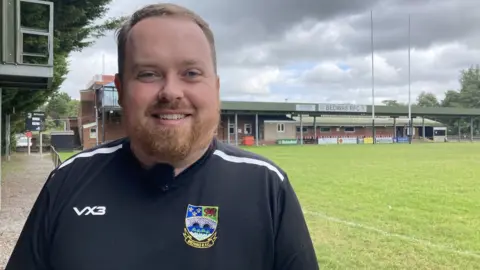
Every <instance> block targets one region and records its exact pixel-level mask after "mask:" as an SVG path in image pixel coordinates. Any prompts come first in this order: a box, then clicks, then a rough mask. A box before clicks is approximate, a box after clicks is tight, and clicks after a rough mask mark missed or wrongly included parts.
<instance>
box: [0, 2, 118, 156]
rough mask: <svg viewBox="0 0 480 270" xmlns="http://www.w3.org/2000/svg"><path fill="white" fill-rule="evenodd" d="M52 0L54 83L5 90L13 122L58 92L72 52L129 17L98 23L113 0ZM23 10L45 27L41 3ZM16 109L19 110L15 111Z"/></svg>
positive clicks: (32, 42)
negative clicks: (33, 88) (46, 86)
mask: <svg viewBox="0 0 480 270" xmlns="http://www.w3.org/2000/svg"><path fill="white" fill-rule="evenodd" d="M50 1H51V2H54V20H53V21H54V44H53V50H54V60H53V61H54V79H53V84H52V87H51V88H50V89H47V90H44V91H28V90H19V89H8V91H3V94H2V98H3V99H2V112H3V113H4V114H12V116H11V121H12V123H14V122H15V121H23V118H24V115H25V113H26V112H29V111H33V110H35V109H37V108H39V107H41V106H42V105H44V104H45V103H46V101H47V100H48V99H49V98H50V97H52V96H53V95H55V94H56V93H57V92H58V89H59V87H60V85H61V84H62V83H63V81H64V80H65V76H66V75H67V74H68V61H67V57H68V55H69V54H70V53H71V52H73V51H81V50H82V49H84V48H86V47H89V46H91V45H93V44H94V41H95V40H97V39H98V38H99V37H102V36H104V35H105V34H106V33H107V32H108V31H110V30H113V29H116V28H117V27H118V26H119V25H120V23H121V22H123V21H124V20H125V18H124V17H121V18H112V19H108V20H106V21H105V22H104V23H102V24H95V23H94V22H95V21H98V20H99V19H101V18H103V17H104V16H105V14H106V13H107V11H108V7H107V6H108V4H110V2H111V0H91V1H64V0H50ZM21 12H22V14H21V16H22V21H25V22H29V26H32V27H36V28H44V27H43V26H44V25H43V22H44V21H45V20H42V19H41V17H40V16H41V14H43V10H42V8H41V7H40V6H39V5H35V6H30V7H29V8H22V10H21ZM25 44H26V46H33V47H35V46H36V47H37V48H38V47H41V46H40V45H39V44H38V41H35V40H26V41H25ZM14 109H15V113H14V114H13V110H14ZM3 124H4V123H3V121H2V125H3ZM21 126H22V125H18V126H17V125H12V129H11V130H12V133H15V132H20V131H22V128H21ZM19 127H20V128H19ZM3 130H5V129H3ZM3 141H4V140H3ZM2 149H3V148H2Z"/></svg>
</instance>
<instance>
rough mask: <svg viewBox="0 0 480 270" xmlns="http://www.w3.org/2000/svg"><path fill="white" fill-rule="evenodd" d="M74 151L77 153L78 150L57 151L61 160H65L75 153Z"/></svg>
mask: <svg viewBox="0 0 480 270" xmlns="http://www.w3.org/2000/svg"><path fill="white" fill-rule="evenodd" d="M76 153H78V151H72V152H59V153H58V154H59V155H60V160H61V161H65V160H67V159H68V158H69V157H71V156H73V155H75V154H76Z"/></svg>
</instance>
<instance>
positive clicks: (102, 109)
mask: <svg viewBox="0 0 480 270" xmlns="http://www.w3.org/2000/svg"><path fill="white" fill-rule="evenodd" d="M113 79H114V77H113V76H96V77H95V78H94V79H93V80H92V81H91V82H90V83H89V84H88V85H87V89H86V90H82V91H80V109H79V116H78V123H79V124H78V126H79V129H80V130H79V134H80V141H81V144H82V146H83V148H84V149H88V148H91V147H93V146H95V145H97V144H101V143H103V142H108V141H111V140H115V139H118V138H121V137H123V136H125V132H124V130H123V127H122V121H121V118H122V112H121V108H120V107H119V105H118V94H117V91H116V89H115V86H114V84H113ZM295 106H296V107H295ZM299 106H300V108H303V109H304V111H302V112H299V110H298V108H299ZM312 106H313V107H312ZM328 106H330V105H325V104H323V105H322V106H320V105H312V104H292V103H267V102H253V103H252V102H233V101H224V102H222V111H221V118H220V120H221V121H220V124H219V126H218V130H217V132H216V136H217V138H218V139H219V140H222V141H225V142H229V143H233V144H243V142H244V140H245V139H246V138H250V139H251V138H253V140H254V141H257V142H256V143H258V144H275V143H277V142H278V140H285V139H299V138H300V137H302V138H304V139H305V140H306V141H311V142H314V141H315V140H314V139H313V138H319V137H335V136H342V137H369V136H371V135H372V128H371V126H372V122H371V117H370V116H368V115H365V113H362V112H359V110H363V111H364V112H365V111H366V109H363V108H362V105H348V106H350V107H351V108H350V107H348V106H347V107H345V106H346V105H332V106H334V108H335V110H334V111H330V112H327V113H328V114H326V112H325V110H326V109H323V110H324V111H319V109H317V108H329V107H328ZM335 106H336V107H335ZM363 107H365V106H363ZM295 108H296V109H295ZM313 108H315V110H314V111H313V112H312V109H313ZM339 108H340V109H339ZM342 108H343V110H342ZM346 108H348V110H347V109H346ZM352 108H354V109H352ZM300 115H302V118H300ZM407 124H408V119H407V118H405V117H403V116H401V114H399V115H394V116H393V117H388V116H385V113H384V114H383V116H381V115H380V116H379V117H378V118H376V119H375V127H376V135H377V136H380V137H382V136H390V137H397V136H406V131H407ZM413 126H414V135H415V136H416V137H418V136H422V134H433V131H432V130H433V128H434V127H442V126H443V125H442V124H441V123H439V122H436V121H432V120H429V119H426V118H423V117H416V118H413ZM428 136H429V135H427V137H428ZM250 141H251V140H250Z"/></svg>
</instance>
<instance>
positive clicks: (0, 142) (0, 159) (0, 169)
mask: <svg viewBox="0 0 480 270" xmlns="http://www.w3.org/2000/svg"><path fill="white" fill-rule="evenodd" d="M2 94H3V93H2V88H0V123H2ZM1 145H2V125H1V124H0V147H1ZM0 154H1V151H0ZM2 185H3V183H2V156H1V155H0V210H1V209H2Z"/></svg>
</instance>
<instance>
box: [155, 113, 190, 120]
mask: <svg viewBox="0 0 480 270" xmlns="http://www.w3.org/2000/svg"><path fill="white" fill-rule="evenodd" d="M188 116H190V115H189V114H152V117H154V118H156V119H161V120H182V119H185V118H187V117H188Z"/></svg>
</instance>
